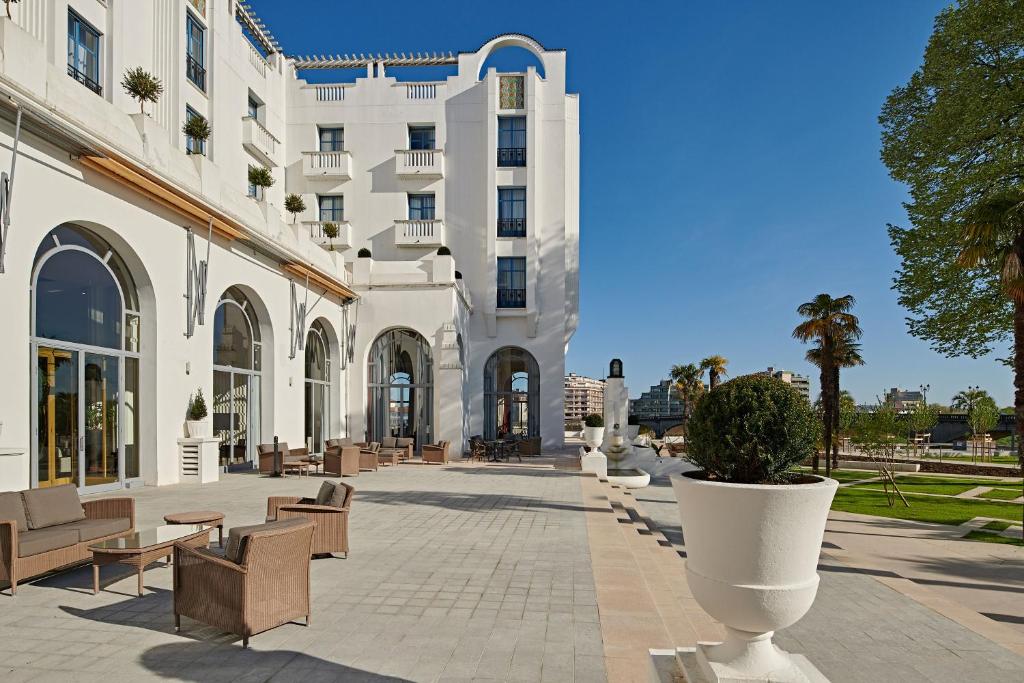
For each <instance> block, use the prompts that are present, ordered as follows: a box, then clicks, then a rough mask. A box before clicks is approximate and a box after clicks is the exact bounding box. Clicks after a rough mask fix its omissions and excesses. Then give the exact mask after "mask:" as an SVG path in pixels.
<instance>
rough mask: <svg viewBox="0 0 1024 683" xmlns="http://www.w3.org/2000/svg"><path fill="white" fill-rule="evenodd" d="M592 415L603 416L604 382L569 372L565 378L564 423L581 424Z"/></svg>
mask: <svg viewBox="0 0 1024 683" xmlns="http://www.w3.org/2000/svg"><path fill="white" fill-rule="evenodd" d="M592 414H597V415H602V414H604V380H600V379H593V378H592V377H583V376H581V375H577V374H576V373H574V372H570V373H569V374H568V375H566V376H565V421H566V423H570V422H583V418H585V417H586V416H587V415H592Z"/></svg>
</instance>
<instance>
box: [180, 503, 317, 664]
mask: <svg viewBox="0 0 1024 683" xmlns="http://www.w3.org/2000/svg"><path fill="white" fill-rule="evenodd" d="M313 528H314V524H313V523H312V522H307V523H305V524H299V525H297V526H292V527H288V528H277V529H267V530H264V531H254V532H252V533H251V534H249V536H248V537H247V539H246V544H245V548H244V550H243V551H242V557H241V560H240V561H239V562H238V564H236V563H234V562H232V561H230V560H228V559H225V558H222V557H220V556H218V555H214V554H213V553H211V552H210V551H209V550H206V549H205V548H190V547H188V546H187V545H185V544H182V543H176V544H175V545H174V628H175V630H180V629H181V617H182V616H186V617H189V618H190V619H195V620H196V621H201V622H203V623H204V624H209V625H211V626H215V627H217V628H219V629H223V630H224V631H228V632H230V633H236V634H238V635H240V636H242V647H248V646H249V637H250V636H253V635H256V634H257V633H262V632H263V631H267V630H269V629H272V628H275V627H277V626H280V625H282V624H287V623H288V622H290V621H292V620H294V619H297V618H299V617H305V619H306V625H307V626H309V622H310V600H309V557H310V551H311V548H312V544H313Z"/></svg>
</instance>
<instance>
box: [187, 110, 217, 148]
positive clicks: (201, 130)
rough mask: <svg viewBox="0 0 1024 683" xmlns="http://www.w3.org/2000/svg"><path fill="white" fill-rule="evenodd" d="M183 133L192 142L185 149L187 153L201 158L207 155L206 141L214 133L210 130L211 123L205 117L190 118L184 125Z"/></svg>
mask: <svg viewBox="0 0 1024 683" xmlns="http://www.w3.org/2000/svg"><path fill="white" fill-rule="evenodd" d="M181 132H182V133H184V134H185V136H186V137H187V138H188V139H189V140H190V141H191V144H190V145H188V146H187V147H186V149H185V151H186V152H187V153H189V154H197V155H200V156H202V155H204V154H206V141H207V140H208V139H209V138H210V134H211V133H212V132H213V131H212V130H210V122H209V121H207V120H206V117H205V116H200V115H198V114H196V115H195V116H189V117H188V118H187V119H186V121H185V123H184V125H182V127H181Z"/></svg>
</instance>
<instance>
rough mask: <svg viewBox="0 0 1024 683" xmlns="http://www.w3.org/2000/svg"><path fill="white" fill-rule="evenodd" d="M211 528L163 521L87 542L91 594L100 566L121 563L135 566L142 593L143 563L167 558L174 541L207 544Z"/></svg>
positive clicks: (95, 589)
mask: <svg viewBox="0 0 1024 683" xmlns="http://www.w3.org/2000/svg"><path fill="white" fill-rule="evenodd" d="M212 529H213V527H211V526H208V525H206V524H165V525H163V526H158V527H156V528H154V529H142V530H140V531H136V532H135V533H133V534H129V535H128V536H124V537H122V538H112V539H110V540H108V541H101V542H100V543H97V544H95V545H91V546H89V550H91V551H92V592H93V594H94V595H95V594H96V593H99V592H100V567H103V566H106V565H108V564H123V565H128V566H129V567H135V569H136V571H137V573H138V575H139V595H142V571H143V570H144V569H145V568H146V565H148V564H150V563H152V562H155V561H156V560H159V559H160V558H161V557H166V558H167V560H168V562H169V561H170V559H171V555H172V553H173V552H174V544H175V543H179V542H180V543H184V544H185V545H188V546H191V547H194V548H202V547H205V546H207V545H208V544H209V543H210V531H211V530H212Z"/></svg>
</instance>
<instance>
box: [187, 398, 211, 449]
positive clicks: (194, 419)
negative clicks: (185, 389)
mask: <svg viewBox="0 0 1024 683" xmlns="http://www.w3.org/2000/svg"><path fill="white" fill-rule="evenodd" d="M207 415H209V411H208V410H207V408H206V399H205V398H203V390H202V389H197V390H196V393H194V394H192V396H190V397H189V399H188V411H187V414H186V423H187V426H188V435H189V436H191V437H199V436H209V432H208V431H207V424H206V417H207Z"/></svg>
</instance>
